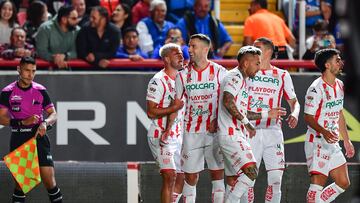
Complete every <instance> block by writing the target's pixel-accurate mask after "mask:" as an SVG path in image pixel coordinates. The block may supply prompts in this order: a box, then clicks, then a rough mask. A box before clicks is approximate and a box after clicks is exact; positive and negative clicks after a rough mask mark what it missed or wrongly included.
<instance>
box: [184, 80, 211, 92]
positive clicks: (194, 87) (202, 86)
mask: <svg viewBox="0 0 360 203" xmlns="http://www.w3.org/2000/svg"><path fill="white" fill-rule="evenodd" d="M204 89H212V90H215V84H214V83H211V82H206V83H197V84H189V85H186V90H187V91H189V92H191V91H192V90H204Z"/></svg>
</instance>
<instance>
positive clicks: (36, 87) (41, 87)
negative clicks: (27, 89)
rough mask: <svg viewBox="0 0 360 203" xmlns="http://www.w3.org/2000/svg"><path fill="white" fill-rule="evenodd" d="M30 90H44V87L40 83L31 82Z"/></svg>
mask: <svg viewBox="0 0 360 203" xmlns="http://www.w3.org/2000/svg"><path fill="white" fill-rule="evenodd" d="M31 85H32V88H34V89H36V90H46V87H45V86H44V85H42V84H40V83H37V82H32V84H31Z"/></svg>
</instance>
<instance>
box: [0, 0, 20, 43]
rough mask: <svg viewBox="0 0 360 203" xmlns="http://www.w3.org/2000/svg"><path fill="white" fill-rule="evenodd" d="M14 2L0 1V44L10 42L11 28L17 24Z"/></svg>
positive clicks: (8, 0)
mask: <svg viewBox="0 0 360 203" xmlns="http://www.w3.org/2000/svg"><path fill="white" fill-rule="evenodd" d="M16 21H17V11H16V7H15V4H14V3H13V2H12V1H10V0H3V1H1V2H0V44H4V43H10V35H11V30H12V29H13V28H14V27H18V26H19V25H18V24H17V23H16Z"/></svg>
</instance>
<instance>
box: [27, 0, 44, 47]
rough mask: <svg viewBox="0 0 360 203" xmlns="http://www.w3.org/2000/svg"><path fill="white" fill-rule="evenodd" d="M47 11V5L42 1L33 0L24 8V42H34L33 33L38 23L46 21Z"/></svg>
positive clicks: (35, 31)
mask: <svg viewBox="0 0 360 203" xmlns="http://www.w3.org/2000/svg"><path fill="white" fill-rule="evenodd" d="M48 17H49V13H48V11H47V6H46V4H45V3H44V2H42V1H33V2H32V3H31V4H30V5H29V8H27V10H26V21H25V23H24V25H23V28H24V30H25V32H26V42H28V43H30V44H35V35H36V34H37V31H38V29H39V27H40V25H41V24H42V23H43V22H45V21H47V20H48Z"/></svg>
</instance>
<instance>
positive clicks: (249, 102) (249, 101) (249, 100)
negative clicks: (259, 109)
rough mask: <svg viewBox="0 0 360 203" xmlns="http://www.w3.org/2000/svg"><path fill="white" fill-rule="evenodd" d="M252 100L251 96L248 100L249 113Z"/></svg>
mask: <svg viewBox="0 0 360 203" xmlns="http://www.w3.org/2000/svg"><path fill="white" fill-rule="evenodd" d="M251 99H252V96H249V99H248V111H250V110H251V108H250V105H251Z"/></svg>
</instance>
